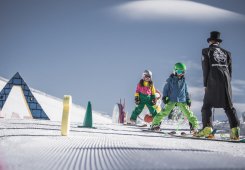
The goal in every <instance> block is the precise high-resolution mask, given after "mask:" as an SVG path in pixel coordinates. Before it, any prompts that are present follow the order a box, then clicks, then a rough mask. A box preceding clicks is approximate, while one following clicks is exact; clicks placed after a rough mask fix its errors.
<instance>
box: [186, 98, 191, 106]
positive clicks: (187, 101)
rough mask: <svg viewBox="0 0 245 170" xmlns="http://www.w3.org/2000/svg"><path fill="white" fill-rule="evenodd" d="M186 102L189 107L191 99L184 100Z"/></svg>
mask: <svg viewBox="0 0 245 170" xmlns="http://www.w3.org/2000/svg"><path fill="white" fill-rule="evenodd" d="M186 104H187V105H188V106H189V107H191V100H190V99H188V100H186Z"/></svg>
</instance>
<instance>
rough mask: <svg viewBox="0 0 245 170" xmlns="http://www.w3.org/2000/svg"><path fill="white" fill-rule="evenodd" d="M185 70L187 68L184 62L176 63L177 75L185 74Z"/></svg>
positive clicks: (175, 70)
mask: <svg viewBox="0 0 245 170" xmlns="http://www.w3.org/2000/svg"><path fill="white" fill-rule="evenodd" d="M185 70H186V66H185V64H184V63H176V64H175V65H174V72H175V73H176V74H177V75H184V74H185Z"/></svg>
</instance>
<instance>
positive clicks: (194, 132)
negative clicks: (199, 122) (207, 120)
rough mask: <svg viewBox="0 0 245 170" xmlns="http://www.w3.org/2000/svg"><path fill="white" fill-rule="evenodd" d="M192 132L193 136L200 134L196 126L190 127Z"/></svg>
mask: <svg viewBox="0 0 245 170" xmlns="http://www.w3.org/2000/svg"><path fill="white" fill-rule="evenodd" d="M190 134H192V135H193V136H196V135H197V134H198V129H196V128H191V129H190Z"/></svg>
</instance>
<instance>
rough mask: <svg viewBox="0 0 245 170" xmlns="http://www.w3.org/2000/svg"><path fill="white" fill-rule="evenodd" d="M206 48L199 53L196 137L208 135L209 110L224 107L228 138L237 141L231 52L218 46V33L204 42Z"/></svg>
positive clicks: (210, 114) (209, 129)
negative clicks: (199, 100) (201, 88)
mask: <svg viewBox="0 0 245 170" xmlns="http://www.w3.org/2000/svg"><path fill="white" fill-rule="evenodd" d="M207 41H208V43H209V47H208V48H204V49H203V50H202V70H203V82H204V88H205V95H204V99H203V106H202V122H203V129H202V130H201V131H200V132H199V133H198V134H197V136H199V137H203V136H204V137H214V136H212V131H213V130H212V127H213V123H212V114H213V113H212V110H211V109H212V108H224V110H225V113H226V115H227V117H228V120H229V123H230V128H231V133H230V138H231V139H233V140H239V134H240V128H239V124H240V123H239V119H238V117H237V113H236V109H235V108H234V107H233V103H232V90H231V77H232V58H231V53H230V52H229V51H227V50H225V49H223V48H221V47H220V43H221V42H222V39H220V32H218V31H212V32H211V33H210V38H208V39H207Z"/></svg>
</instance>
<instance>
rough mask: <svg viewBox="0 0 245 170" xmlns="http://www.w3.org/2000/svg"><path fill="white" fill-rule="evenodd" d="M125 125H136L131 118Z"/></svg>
mask: <svg viewBox="0 0 245 170" xmlns="http://www.w3.org/2000/svg"><path fill="white" fill-rule="evenodd" d="M127 125H131V126H135V125H136V121H135V120H133V119H130V121H129V122H127Z"/></svg>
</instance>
